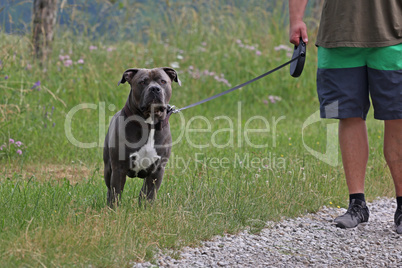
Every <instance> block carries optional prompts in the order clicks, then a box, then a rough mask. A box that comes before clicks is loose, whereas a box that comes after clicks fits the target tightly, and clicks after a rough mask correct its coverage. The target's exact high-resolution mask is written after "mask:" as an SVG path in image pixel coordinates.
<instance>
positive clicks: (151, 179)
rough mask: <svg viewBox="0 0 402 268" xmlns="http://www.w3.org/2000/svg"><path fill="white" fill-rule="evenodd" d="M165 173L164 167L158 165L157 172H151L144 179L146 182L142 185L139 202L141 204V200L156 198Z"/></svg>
mask: <svg viewBox="0 0 402 268" xmlns="http://www.w3.org/2000/svg"><path fill="white" fill-rule="evenodd" d="M164 173H165V168H164V167H158V169H157V170H156V172H153V173H151V174H150V175H148V176H147V177H146V178H145V179H144V184H143V185H142V188H141V191H140V196H139V203H140V205H141V201H142V200H144V199H146V200H148V201H152V200H154V199H155V196H156V193H157V192H158V190H159V187H160V186H161V184H162V178H163V174H164Z"/></svg>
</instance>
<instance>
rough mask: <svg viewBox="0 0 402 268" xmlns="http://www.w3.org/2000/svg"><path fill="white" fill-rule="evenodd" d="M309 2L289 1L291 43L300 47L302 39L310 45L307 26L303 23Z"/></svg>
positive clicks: (301, 0)
mask: <svg viewBox="0 0 402 268" xmlns="http://www.w3.org/2000/svg"><path fill="white" fill-rule="evenodd" d="M307 2H308V0H289V20H290V24H289V41H290V43H292V44H294V45H296V46H298V45H299V42H300V38H302V39H303V41H304V43H306V44H307V43H308V36H307V26H306V24H305V23H304V22H303V16H304V11H305V9H306V5H307Z"/></svg>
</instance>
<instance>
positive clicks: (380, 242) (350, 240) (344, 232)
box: [133, 198, 402, 268]
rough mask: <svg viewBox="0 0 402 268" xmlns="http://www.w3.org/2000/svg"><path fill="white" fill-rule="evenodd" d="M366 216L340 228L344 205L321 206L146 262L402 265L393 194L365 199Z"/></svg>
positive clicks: (140, 266)
mask: <svg viewBox="0 0 402 268" xmlns="http://www.w3.org/2000/svg"><path fill="white" fill-rule="evenodd" d="M368 207H369V209H370V219H369V222H368V223H365V224H361V225H359V226H358V227H357V228H353V229H339V228H337V227H336V226H335V225H334V223H333V219H334V218H335V217H337V216H338V215H341V214H343V213H345V212H346V210H345V209H343V208H332V207H325V206H324V207H323V208H322V209H321V210H320V211H318V212H317V213H314V214H307V215H305V216H303V217H298V218H295V219H286V220H282V221H280V222H267V224H266V226H267V227H266V228H264V229H263V230H261V232H260V233H259V234H258V235H255V234H250V233H249V232H248V231H247V230H245V231H242V232H240V233H238V234H236V235H225V236H217V237H215V238H213V239H212V240H211V241H205V242H203V246H202V247H201V248H189V247H185V248H183V249H182V250H181V251H180V252H178V253H179V255H180V259H179V260H175V259H173V258H171V257H170V256H169V255H173V254H174V253H176V254H177V252H173V251H172V252H170V253H171V254H169V253H166V250H164V251H163V252H164V253H162V250H161V251H160V253H159V254H157V255H156V262H155V264H151V263H150V262H145V263H135V264H134V266H133V267H135V268H149V267H214V268H215V267H218V268H219V267H278V268H281V267H345V266H346V267H348V266H349V267H352V266H357V267H402V254H401V252H402V240H401V235H399V234H397V233H396V232H395V226H394V222H393V217H394V213H395V210H396V204H395V199H393V198H381V199H377V200H375V201H374V202H372V203H369V204H368Z"/></svg>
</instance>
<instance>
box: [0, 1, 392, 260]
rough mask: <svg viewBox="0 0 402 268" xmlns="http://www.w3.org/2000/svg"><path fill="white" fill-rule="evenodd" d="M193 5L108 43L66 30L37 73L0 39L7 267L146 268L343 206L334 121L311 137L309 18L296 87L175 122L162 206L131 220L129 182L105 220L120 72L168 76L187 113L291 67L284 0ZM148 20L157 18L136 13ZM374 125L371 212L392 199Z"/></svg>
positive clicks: (13, 38)
mask: <svg viewBox="0 0 402 268" xmlns="http://www.w3.org/2000/svg"><path fill="white" fill-rule="evenodd" d="M123 2H124V1H123ZM188 2H189V4H180V5H179V4H177V5H175V4H174V3H171V4H170V6H169V8H168V9H166V10H158V12H159V13H158V14H159V16H156V17H157V18H154V19H150V20H149V21H148V22H147V24H146V26H144V27H143V28H141V29H139V30H136V31H134V32H131V33H130V34H127V35H126V36H125V37H124V38H119V39H117V40H115V41H113V40H109V39H107V38H106V36H97V37H96V38H95V37H93V36H90V35H88V34H87V33H88V32H90V31H91V30H92V29H91V27H90V26H87V28H85V29H84V30H83V32H80V33H73V31H71V30H69V29H68V28H65V27H64V28H63V27H59V28H58V29H57V34H56V37H55V41H54V44H53V54H52V56H51V58H50V59H49V61H48V62H47V63H46V64H44V65H41V64H39V63H38V62H36V61H35V60H33V55H32V43H31V34H30V33H29V32H28V33H26V34H25V35H11V34H6V33H5V32H4V31H1V32H0V60H1V63H0V92H1V94H0V146H2V147H1V148H2V150H0V259H1V263H2V264H1V266H2V267H40V266H43V267H63V266H66V267H71V266H78V267H130V265H131V266H132V265H133V262H141V261H152V260H153V257H154V254H155V252H156V251H157V250H159V249H160V250H162V251H164V250H179V249H180V248H181V247H183V246H197V245H199V243H200V241H202V240H208V239H210V238H212V237H213V236H215V235H222V234H224V233H231V234H233V233H236V232H238V231H240V230H243V229H245V228H249V229H250V230H251V232H254V233H258V232H259V231H260V230H261V229H262V228H263V227H264V226H265V222H266V221H267V220H274V221H275V220H280V219H283V218H289V217H296V216H299V215H303V214H305V213H308V212H314V211H317V210H318V209H320V207H322V206H324V205H325V206H340V207H345V206H346V205H347V188H346V183H345V181H344V175H343V170H342V166H341V157H340V153H339V150H338V148H337V147H330V146H329V147H328V146H327V145H328V144H330V145H331V144H332V145H334V144H335V145H337V141H336V131H337V130H336V129H337V128H336V126H337V121H335V120H318V119H317V120H315V121H313V122H312V123H311V124H306V122H308V119H309V118H316V117H314V115H316V112H317V111H318V108H319V103H318V98H317V96H316V88H315V79H316V74H315V72H316V68H317V65H316V48H315V46H314V40H315V33H316V22H315V21H314V19H312V18H311V19H309V18H307V21H308V22H309V23H310V32H309V39H310V43H309V44H308V48H307V61H306V65H305V69H304V71H303V74H302V75H301V77H299V78H292V77H291V76H290V75H289V67H285V68H284V69H281V70H279V71H277V72H275V73H273V74H271V75H269V76H267V77H265V78H263V79H261V80H259V81H257V82H255V83H253V84H251V85H248V86H246V87H244V88H242V89H239V90H237V91H235V92H232V93H230V94H228V95H225V96H223V97H220V98H218V99H215V100H212V101H210V102H207V103H204V104H202V105H199V106H197V107H194V108H191V109H187V110H184V111H182V112H181V113H179V114H174V115H172V116H171V118H170V128H171V132H172V137H173V141H174V144H173V147H172V156H171V158H170V161H169V163H168V165H167V168H166V173H165V176H164V180H163V183H162V186H161V189H160V191H159V192H158V195H157V199H156V201H155V202H154V203H153V204H152V205H149V206H147V207H146V208H143V207H142V208H141V207H139V205H138V194H139V191H140V188H141V186H142V180H141V179H138V178H135V179H128V180H127V183H126V186H125V189H124V192H123V195H122V201H121V204H120V206H119V207H118V208H116V209H114V210H112V209H110V208H108V206H107V204H106V185H105V184H104V181H103V160H102V149H103V148H102V145H103V139H104V136H105V134H106V131H107V127H108V123H109V119H110V117H111V116H113V114H114V113H116V112H117V111H118V110H120V109H121V108H122V107H123V106H124V104H125V102H126V99H127V96H128V93H129V91H130V88H129V86H128V85H127V84H121V85H119V86H117V83H118V81H119V80H120V79H121V76H122V74H123V72H124V71H125V70H126V69H128V68H131V67H139V68H153V67H161V66H170V67H174V68H175V69H176V70H177V71H178V74H179V78H180V80H181V82H182V86H179V85H178V84H176V83H174V84H173V96H172V99H171V102H170V103H171V104H172V105H175V106H177V107H183V106H186V105H188V104H191V103H193V102H196V101H199V100H201V99H204V98H207V97H210V96H212V95H215V94H217V93H219V92H222V91H224V90H227V89H229V88H230V87H231V86H235V85H238V84H240V83H243V82H245V81H247V80H249V79H252V78H254V77H256V76H258V75H260V74H262V73H264V72H266V71H268V70H270V69H273V68H275V67H276V66H278V65H280V64H282V63H284V62H286V61H288V60H289V59H290V57H291V55H289V53H291V52H292V51H293V47H292V46H291V45H290V44H289V42H288V18H287V8H286V6H285V5H283V4H281V1H278V2H277V3H278V4H275V3H274V1H271V2H269V1H267V2H268V3H264V4H263V6H262V7H261V6H258V3H257V2H258V1H250V3H249V4H244V5H241V6H239V7H237V6H236V5H235V4H233V5H229V4H227V3H225V2H230V1H216V2H211V1H197V2H199V3H198V4H194V3H192V2H191V1H188ZM190 2H191V3H190ZM233 2H235V1H233ZM124 3H125V2H124ZM145 11H147V12H149V13H152V12H151V11H152V5H151V4H150V5H149V6H147V5H146V4H144V6H142V7H141V8H140V9H139V11H138V12H145ZM127 13H128V11H127ZM128 18H129V15H128V14H126V16H121V20H122V21H121V22H120V23H122V24H123V23H127V21H128V20H129V19H128ZM115 20H116V21H118V18H115ZM137 32H138V34H137ZM310 116H312V117H310ZM372 118H373V117H372V113H370V114H369V118H368V120H367V125H368V128H369V141H370V159H369V163H368V169H367V183H366V195H367V197H368V199H369V200H372V199H375V198H376V197H379V196H393V195H394V192H393V191H394V190H393V184H392V180H391V177H390V174H389V172H388V169H387V166H386V163H385V161H384V160H383V157H382V140H383V125H382V122H378V121H375V120H374V119H372ZM17 142H18V143H17ZM84 147H85V148H84ZM327 147H328V148H329V149H328V150H330V153H331V155H330V156H331V157H330V158H328V159H329V160H327V161H323V159H322V157H318V158H317V157H315V156H314V155H313V153H312V151H314V152H316V153H318V154H321V156H323V155H327V156H328V155H329V153H328V152H327ZM307 148H309V149H307ZM326 153H328V154H326ZM326 162H328V163H326Z"/></svg>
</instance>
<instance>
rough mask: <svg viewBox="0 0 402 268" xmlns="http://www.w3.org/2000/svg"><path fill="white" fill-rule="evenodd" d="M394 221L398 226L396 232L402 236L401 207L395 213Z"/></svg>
mask: <svg viewBox="0 0 402 268" xmlns="http://www.w3.org/2000/svg"><path fill="white" fill-rule="evenodd" d="M394 221H395V226H396V232H397V233H398V234H402V207H400V208H399V209H397V210H396V211H395V217H394Z"/></svg>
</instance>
